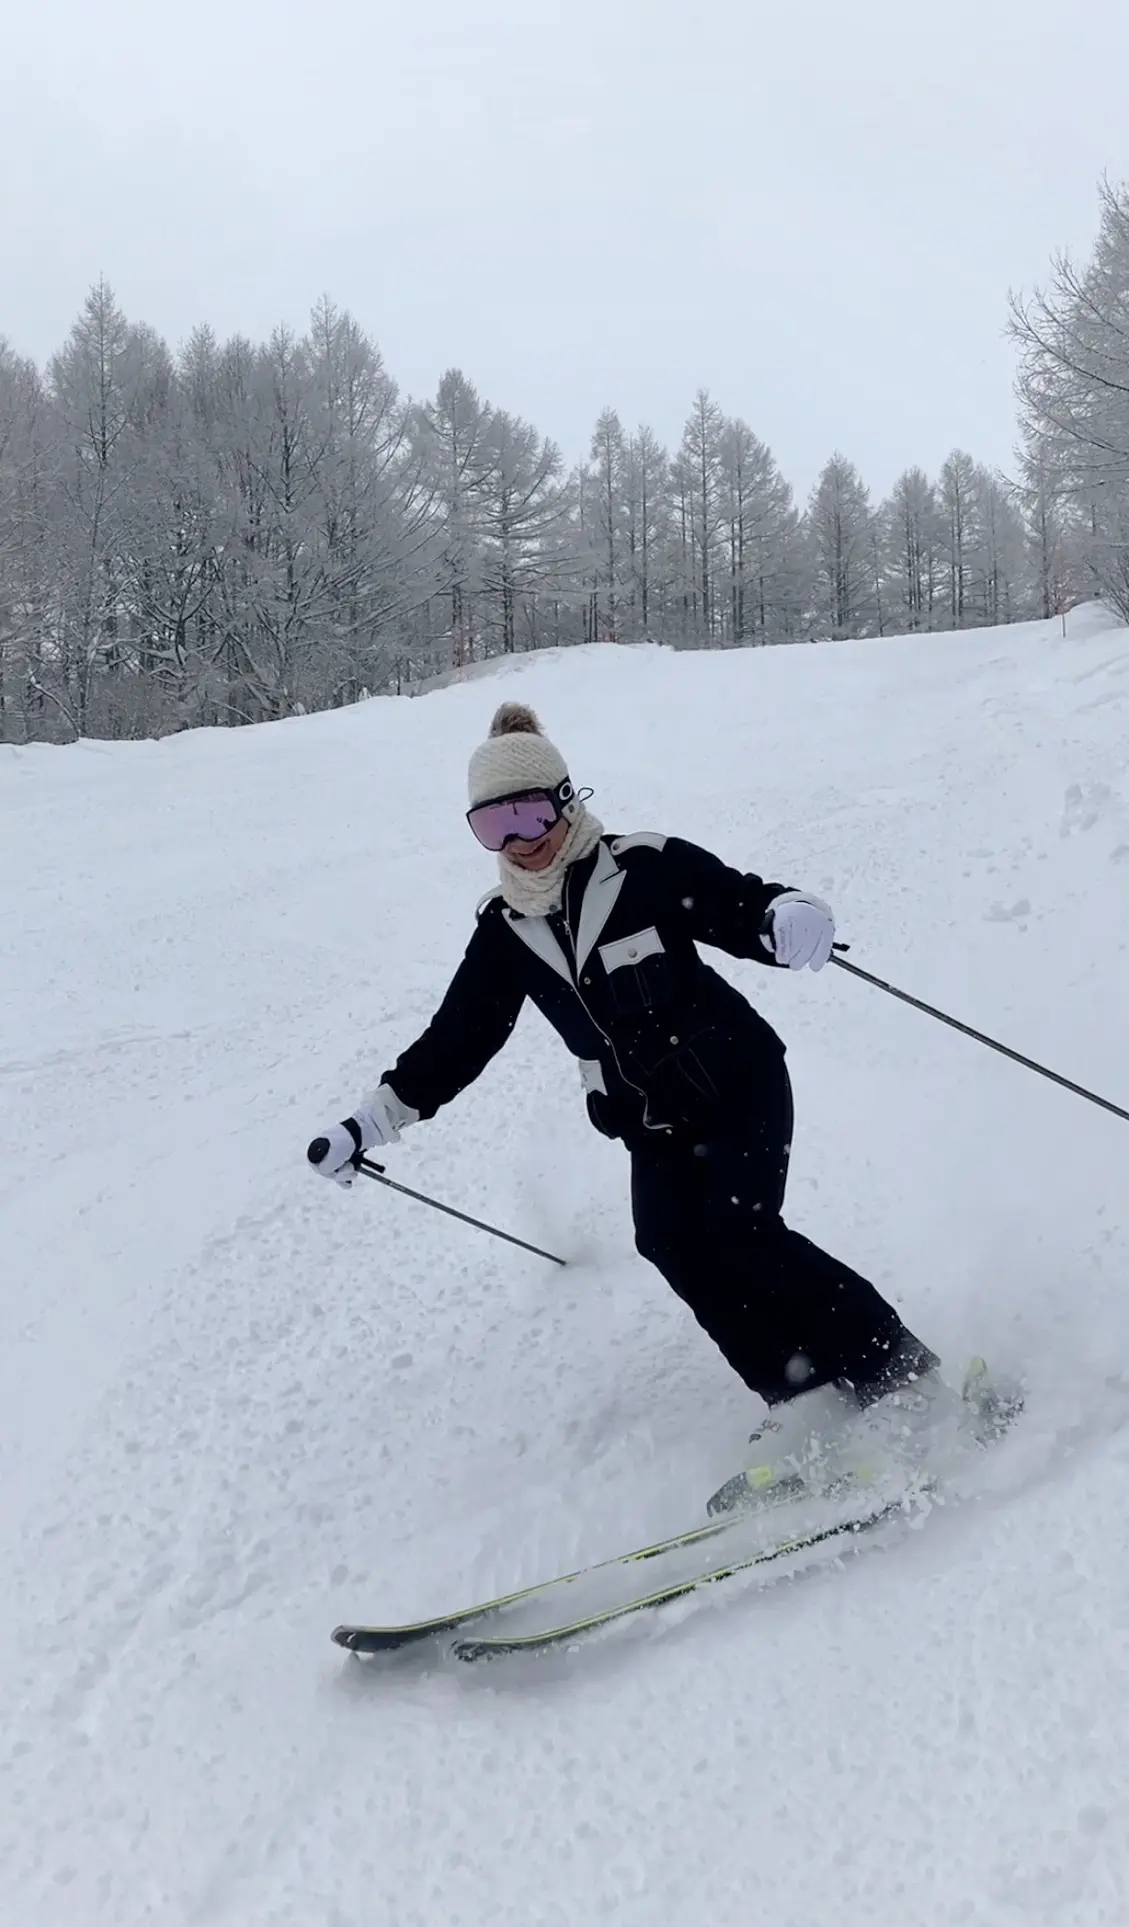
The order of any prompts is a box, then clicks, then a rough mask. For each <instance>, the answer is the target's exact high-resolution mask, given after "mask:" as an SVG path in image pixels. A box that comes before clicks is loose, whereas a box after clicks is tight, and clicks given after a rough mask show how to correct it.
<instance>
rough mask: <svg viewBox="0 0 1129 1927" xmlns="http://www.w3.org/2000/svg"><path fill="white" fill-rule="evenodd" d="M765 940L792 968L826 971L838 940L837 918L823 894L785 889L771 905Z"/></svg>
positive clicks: (787, 965)
mask: <svg viewBox="0 0 1129 1927" xmlns="http://www.w3.org/2000/svg"><path fill="white" fill-rule="evenodd" d="M764 940H765V942H766V943H767V945H768V947H769V949H770V950H771V951H772V954H773V956H774V957H775V958H776V961H777V963H778V964H783V965H784V966H785V967H786V968H787V969H788V970H803V969H804V968H805V966H810V968H811V969H812V970H822V969H823V966H824V964H825V963H826V962H827V961H828V959H829V957H830V955H831V946H832V944H833V943H834V941H835V919H834V917H833V916H832V914H831V911H830V909H829V908H828V906H827V904H825V903H824V902H822V900H821V899H820V898H819V897H809V896H808V895H807V894H806V892H805V891H803V890H785V891H784V892H783V893H782V895H780V896H778V897H774V898H773V900H772V902H771V903H770V904H769V906H768V919H767V922H766V926H765V932H764Z"/></svg>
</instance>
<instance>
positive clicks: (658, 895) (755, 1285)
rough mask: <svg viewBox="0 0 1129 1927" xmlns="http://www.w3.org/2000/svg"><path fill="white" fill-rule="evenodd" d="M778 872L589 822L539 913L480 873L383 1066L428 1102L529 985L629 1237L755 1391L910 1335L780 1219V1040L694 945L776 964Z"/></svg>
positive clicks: (787, 1118) (427, 1112) (454, 1087)
mask: <svg viewBox="0 0 1129 1927" xmlns="http://www.w3.org/2000/svg"><path fill="white" fill-rule="evenodd" d="M784 887H785V886H784V885H782V884H777V883H765V882H763V881H762V879H761V878H760V877H758V876H752V875H743V874H742V873H741V872H740V871H737V870H734V869H730V868H729V867H728V866H727V865H726V864H724V863H722V862H721V861H720V860H719V859H718V858H717V857H716V856H713V855H711V854H710V853H709V851H707V850H703V849H699V848H698V847H697V846H696V845H694V844H692V843H687V842H684V841H683V840H682V839H681V838H679V837H662V836H655V835H651V834H643V835H638V836H619V837H616V836H606V837H604V838H602V839H601V841H600V842H599V843H598V844H597V846H596V848H595V850H594V851H593V852H592V853H591V855H590V856H588V857H586V858H584V859H583V860H582V861H580V862H579V863H577V864H575V865H573V866H572V867H571V868H570V869H569V870H568V871H567V872H566V877H565V885H564V892H563V902H562V906H561V909H560V910H559V911H557V912H556V913H555V914H553V915H550V916H547V917H546V916H522V915H520V914H519V913H518V912H516V911H514V910H511V909H510V908H509V907H508V906H507V905H506V903H505V902H504V901H503V899H502V896H501V892H500V891H499V892H496V893H494V894H493V895H492V896H490V897H488V898H487V899H486V901H485V902H484V904H482V905H480V907H479V914H478V919H477V923H476V926H475V930H474V934H473V936H472V937H471V940H470V943H469V945H468V947H467V951H466V955H465V956H464V958H463V961H462V963H461V964H460V965H459V968H458V970H457V971H456V973H455V976H454V979H453V981H452V983H451V986H450V989H449V990H448V992H447V995H446V996H445V997H444V999H443V1002H442V1004H441V1005H440V1007H439V1009H438V1011H437V1012H436V1014H435V1016H434V1018H433V1019H432V1021H431V1023H430V1024H429V1025H428V1027H427V1029H426V1030H425V1031H424V1033H423V1035H422V1036H421V1037H420V1038H419V1039H418V1040H417V1042H416V1043H414V1044H412V1045H411V1046H410V1047H409V1048H408V1049H407V1050H406V1051H405V1052H404V1053H403V1055H402V1056H401V1057H400V1058H399V1059H398V1060H397V1062H396V1063H395V1065H394V1066H393V1067H392V1069H391V1070H389V1071H388V1072H386V1074H385V1078H384V1082H385V1083H386V1084H388V1085H390V1086H391V1088H392V1090H393V1091H394V1092H395V1094H396V1096H397V1097H398V1098H399V1099H400V1102H401V1103H402V1104H403V1105H404V1106H405V1107H406V1108H408V1109H409V1110H414V1111H416V1112H418V1113H419V1115H420V1117H422V1118H427V1117H432V1116H434V1114H435V1112H436V1111H437V1110H438V1109H439V1107H440V1105H442V1104H446V1103H448V1102H449V1101H450V1100H451V1099H452V1098H453V1097H455V1096H457V1094H458V1093H459V1092H460V1091H462V1090H464V1089H465V1088H466V1086H467V1085H468V1084H470V1083H472V1082H473V1081H474V1079H475V1078H476V1077H478V1076H479V1075H480V1073H481V1072H482V1071H483V1070H484V1068H485V1066H486V1065H487V1064H488V1063H489V1061H490V1059H491V1058H492V1057H493V1056H494V1055H495V1053H496V1052H497V1051H499V1050H500V1049H501V1047H502V1045H503V1044H504V1043H505V1041H506V1039H507V1038H508V1037H509V1035H510V1033H511V1031H512V1030H513V1028H514V1025H515V1024H516V1022H517V1019H518V1015H519V1013H520V1011H521V1007H522V1004H523V1003H524V1001H525V999H526V998H527V997H528V998H530V999H531V1000H532V1002H533V1003H535V1004H536V1005H537V1006H538V1008H539V1009H540V1010H541V1011H542V1012H543V1013H544V1015H545V1016H546V1017H547V1018H548V1020H549V1022H550V1023H551V1024H552V1026H553V1028H554V1030H556V1031H557V1033H558V1034H559V1036H560V1037H561V1038H562V1040H563V1042H564V1043H565V1045H566V1046H567V1048H568V1049H569V1050H570V1051H571V1052H572V1054H573V1056H574V1057H576V1058H578V1059H579V1060H580V1070H581V1078H582V1081H583V1084H584V1088H585V1091H586V1095H587V1105H588V1113H589V1116H590V1118H591V1120H592V1123H593V1124H594V1125H595V1126H596V1128H597V1129H598V1130H600V1131H602V1132H603V1133H604V1134H605V1135H606V1136H608V1137H613V1138H620V1139H622V1140H623V1142H624V1143H625V1144H626V1146H627V1148H628V1150H629V1152H630V1154H631V1197H632V1207H633V1211H634V1218H635V1233H636V1243H637V1245H638V1249H639V1250H640V1252H641V1253H642V1254H643V1256H644V1257H646V1258H649V1259H650V1260H651V1262H652V1263H653V1264H654V1265H656V1266H657V1267H658V1269H659V1270H660V1271H661V1272H662V1274H663V1276H664V1277H665V1278H666V1279H667V1281H668V1282H669V1283H670V1284H671V1285H672V1286H673V1288H674V1290H675V1291H676V1292H677V1293H678V1295H679V1296H680V1297H681V1298H683V1299H684V1300H685V1302H686V1303H687V1304H688V1305H689V1306H690V1308H691V1310H692V1311H693V1312H694V1315H695V1317H696V1318H697V1319H698V1321H699V1323H700V1324H701V1325H702V1326H704V1328H705V1330H706V1331H707V1332H708V1333H709V1334H710V1336H711V1337H712V1338H713V1339H714V1341H715V1342H716V1344H717V1345H718V1346H719V1347H720V1349H721V1351H722V1352H723V1354H724V1355H725V1357H726V1358H727V1359H728V1360H729V1362H730V1364H731V1365H732V1366H733V1367H734V1369H735V1370H736V1371H737V1372H738V1373H739V1374H740V1375H741V1377H742V1378H743V1379H744V1381H745V1383H746V1384H747V1385H749V1386H750V1387H751V1388H752V1389H753V1390H754V1391H757V1392H759V1393H760V1394H761V1395H762V1397H764V1398H765V1399H767V1400H768V1401H769V1403H770V1404H771V1403H774V1402H776V1401H779V1400H781V1399H785V1398H788V1397H791V1396H793V1395H794V1394H795V1393H796V1392H797V1391H800V1390H806V1389H810V1388H811V1387H813V1386H815V1385H818V1384H822V1383H825V1382H827V1381H828V1380H831V1379H847V1380H850V1381H851V1382H852V1383H853V1384H854V1385H855V1387H856V1389H857V1390H858V1391H859V1392H860V1394H861V1395H863V1396H864V1397H866V1396H875V1395H876V1394H877V1393H878V1392H879V1391H880V1390H882V1389H883V1387H884V1382H885V1381H886V1379H887V1378H888V1377H891V1376H893V1377H901V1376H903V1375H904V1370H903V1369H901V1367H902V1366H904V1363H905V1361H906V1360H907V1359H909V1358H915V1357H916V1356H917V1354H919V1353H921V1354H924V1348H923V1347H921V1346H920V1345H919V1343H918V1341H917V1340H916V1339H914V1338H913V1337H912V1335H911V1334H909V1333H908V1332H907V1331H906V1328H905V1326H904V1325H903V1324H902V1322H901V1320H900V1319H899V1317H898V1315H897V1313H896V1312H895V1311H894V1310H893V1308H892V1307H891V1306H890V1305H888V1304H887V1303H886V1301H885V1300H884V1299H883V1298H882V1297H881V1296H880V1295H879V1293H878V1292H877V1291H876V1290H875V1288H874V1286H873V1285H871V1284H869V1283H868V1282H867V1281H866V1279H864V1278H861V1277H860V1276H859V1275H858V1274H857V1273H856V1272H854V1271H852V1270H850V1269H849V1267H848V1266H846V1265H844V1264H842V1263H840V1262H839V1261H838V1260H836V1259H834V1258H831V1257H830V1256H828V1254H827V1253H826V1252H824V1251H821V1250H820V1249H819V1248H818V1246H816V1245H813V1244H812V1243H811V1242H810V1241H809V1240H808V1239H807V1238H804V1237H802V1236H801V1235H800V1234H799V1233H798V1232H795V1231H792V1230H790V1229H789V1228H788V1227H787V1226H786V1225H785V1223H784V1221H783V1218H782V1216H781V1210H782V1206H783V1201H784V1187H785V1180H786V1177H787V1169H788V1155H789V1151H790V1149H791V1138H792V1094H791V1087H790V1082H789V1078H788V1073H787V1070H786V1068H785V1063H784V1045H783V1044H782V1042H781V1040H780V1038H779V1037H778V1036H777V1035H776V1032H775V1031H774V1030H773V1029H772V1027H771V1025H769V1024H768V1023H766V1022H765V1020H764V1018H763V1017H761V1016H760V1015H759V1014H758V1013H757V1012H756V1011H755V1010H754V1009H753V1008H752V1006H751V1005H750V1004H749V1003H748V1002H747V1001H746V999H745V998H744V997H743V996H742V995H741V993H740V992H739V991H737V990H735V989H734V988H733V986H732V985H731V984H730V983H728V982H727V980H726V979H725V978H724V977H722V976H720V975H719V974H718V972H717V971H715V970H712V969H711V968H710V967H709V965H708V964H706V963H705V962H704V961H703V960H702V958H701V957H700V956H699V954H698V948H697V946H698V945H699V944H709V945H712V946H714V947H715V948H717V949H719V950H724V951H727V952H728V954H729V955H730V956H733V957H744V958H748V959H751V960H752V961H754V962H756V963H760V964H765V965H767V966H769V967H776V966H775V965H774V960H773V958H772V955H771V952H770V950H769V949H768V948H767V947H766V945H765V943H764V941H763V940H762V932H763V930H764V928H765V919H766V916H767V913H768V910H769V908H770V905H771V904H772V902H773V899H774V898H775V897H777V896H779V895H780V894H781V893H782V892H783V890H784ZM924 1356H925V1357H931V1354H924Z"/></svg>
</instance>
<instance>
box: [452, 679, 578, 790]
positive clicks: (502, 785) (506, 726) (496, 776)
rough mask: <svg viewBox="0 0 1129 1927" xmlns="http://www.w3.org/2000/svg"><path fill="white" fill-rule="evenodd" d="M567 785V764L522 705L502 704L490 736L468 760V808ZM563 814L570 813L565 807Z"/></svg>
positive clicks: (530, 712)
mask: <svg viewBox="0 0 1129 1927" xmlns="http://www.w3.org/2000/svg"><path fill="white" fill-rule="evenodd" d="M567 782H568V764H567V763H566V762H565V759H564V757H563V756H562V755H561V752H560V750H559V749H558V748H557V747H556V744H555V743H551V742H550V741H549V738H548V737H547V736H546V735H545V734H544V731H543V730H542V728H541V725H540V723H539V722H538V720H537V718H536V716H535V715H534V713H533V711H532V710H531V709H527V708H526V706H525V704H524V703H503V704H502V707H501V708H500V709H499V710H498V712H497V714H496V715H495V717H494V720H493V722H492V723H491V725H490V734H489V736H488V737H487V739H486V741H485V742H484V743H480V744H479V745H478V748H477V749H476V750H475V752H474V754H473V755H472V757H471V759H470V768H469V769H468V771H467V795H468V797H469V801H470V806H471V809H474V808H475V807H476V805H477V804H479V803H493V802H496V801H497V799H498V798H499V797H502V796H517V795H519V794H520V793H521V791H522V790H556V789H559V788H560V786H561V784H562V783H567ZM564 813H565V815H566V816H571V814H572V812H571V811H570V810H569V809H568V808H567V807H566V809H565V812H564Z"/></svg>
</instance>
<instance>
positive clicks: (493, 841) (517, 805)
mask: <svg viewBox="0 0 1129 1927" xmlns="http://www.w3.org/2000/svg"><path fill="white" fill-rule="evenodd" d="M571 798H572V785H571V783H562V784H561V787H560V789H558V790H527V791H526V792H525V794H524V795H523V796H503V797H500V798H499V799H498V801H497V802H495V803H478V804H476V805H475V807H474V809H473V810H468V811H467V819H466V820H467V822H468V823H469V824H470V827H471V829H472V830H473V831H474V834H475V836H476V837H477V838H478V840H479V842H480V843H481V844H482V846H483V848H484V849H487V850H493V851H494V853H495V855H497V854H498V852H499V851H501V850H504V849H505V847H506V844H507V843H515V842H516V843H538V842H540V840H541V838H542V837H543V836H545V835H546V834H547V833H548V831H549V830H551V829H552V827H553V825H554V823H559V822H560V820H561V817H562V816H563V815H564V806H565V804H566V803H567V802H569V801H570V800H571Z"/></svg>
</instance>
